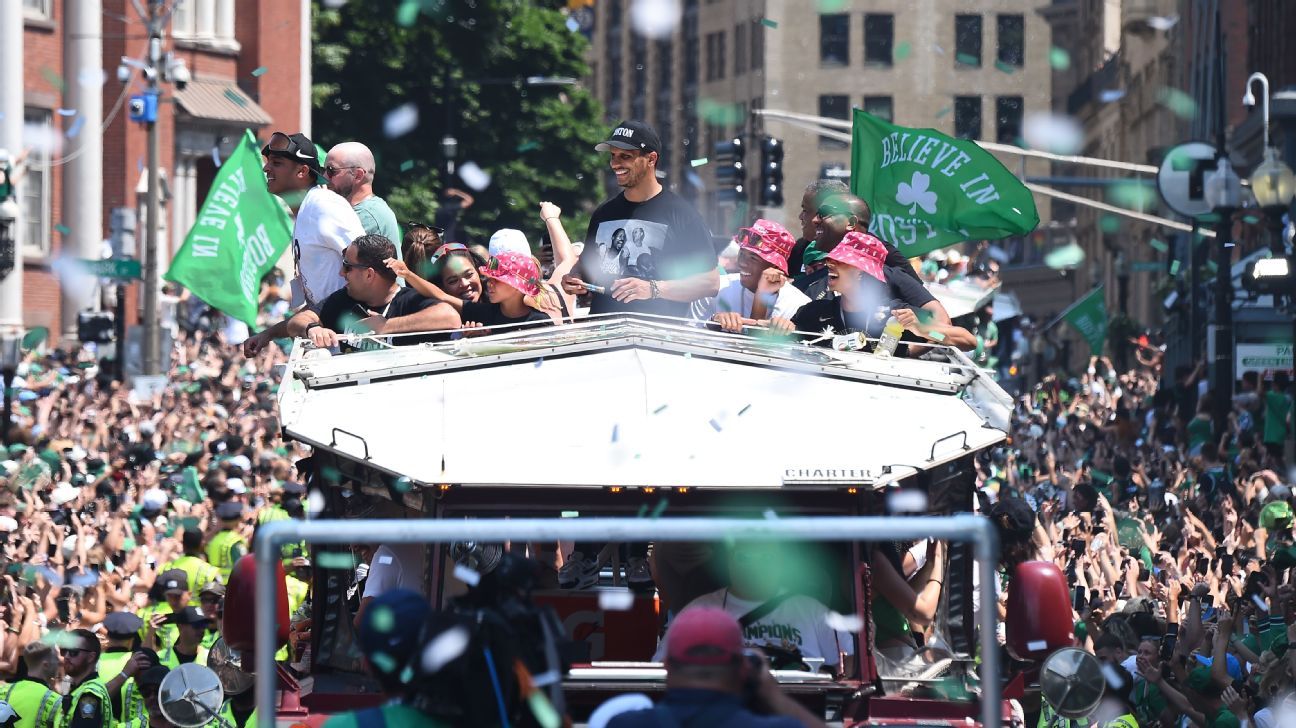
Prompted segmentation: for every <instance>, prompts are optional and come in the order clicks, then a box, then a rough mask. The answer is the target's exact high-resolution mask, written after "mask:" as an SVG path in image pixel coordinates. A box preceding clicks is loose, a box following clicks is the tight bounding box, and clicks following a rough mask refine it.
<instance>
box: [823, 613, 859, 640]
mask: <svg viewBox="0 0 1296 728" xmlns="http://www.w3.org/2000/svg"><path fill="white" fill-rule="evenodd" d="M824 621H825V622H827V623H828V629H834V630H837V631H838V632H850V633H852V634H854V633H856V632H859V631H860V630H862V629H864V618H863V617H861V616H859V615H858V614H838V613H837V612H833V611H830V612H828V613H827V614H825V615H824Z"/></svg>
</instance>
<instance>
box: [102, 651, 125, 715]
mask: <svg viewBox="0 0 1296 728" xmlns="http://www.w3.org/2000/svg"><path fill="white" fill-rule="evenodd" d="M133 654H134V653H133V652H131V651H130V650H122V651H116V650H114V651H112V652H105V653H103V654H101V655H99V662H98V663H96V664H95V671H96V672H98V673H99V679H100V680H102V681H103V682H104V685H105V686H106V685H107V684H108V682H109V681H110V680H112V679H113V678H115V677H117V676H118V675H119V674H121V671H122V670H123V669H124V668H125V667H126V663H127V662H130V658H131V655H133ZM134 682H135V680H134V679H130V680H127V681H126V685H131V686H133V684H134ZM126 685H123V686H122V696H123V700H122V705H123V706H124V705H125V704H126V702H125V696H126V695H128V694H129V693H128V692H127V690H126ZM124 714H125V711H124V710H123V713H122V714H114V715H113V718H115V719H116V720H117V721H118V722H120V721H121V719H122V717H123V715H124Z"/></svg>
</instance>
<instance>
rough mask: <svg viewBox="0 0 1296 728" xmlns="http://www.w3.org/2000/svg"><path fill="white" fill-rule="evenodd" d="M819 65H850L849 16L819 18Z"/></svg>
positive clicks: (823, 16) (834, 14) (821, 16)
mask: <svg viewBox="0 0 1296 728" xmlns="http://www.w3.org/2000/svg"><path fill="white" fill-rule="evenodd" d="M819 65H821V66H829V67H831V66H849V65H850V16H849V15H847V14H846V13H832V14H830V15H820V16H819Z"/></svg>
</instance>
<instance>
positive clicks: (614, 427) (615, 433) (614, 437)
mask: <svg viewBox="0 0 1296 728" xmlns="http://www.w3.org/2000/svg"><path fill="white" fill-rule="evenodd" d="M620 431H621V426H620V425H612V442H616V441H617V436H618V435H619V434H620Z"/></svg>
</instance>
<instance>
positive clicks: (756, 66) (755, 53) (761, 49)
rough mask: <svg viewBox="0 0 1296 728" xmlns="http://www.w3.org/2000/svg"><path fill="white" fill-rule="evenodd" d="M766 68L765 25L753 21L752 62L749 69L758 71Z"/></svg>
mask: <svg viewBox="0 0 1296 728" xmlns="http://www.w3.org/2000/svg"><path fill="white" fill-rule="evenodd" d="M764 68H765V26H764V24H762V23H760V22H753V24H752V26H751V63H750V64H748V66H747V70H749V71H752V72H756V71H761V70H764Z"/></svg>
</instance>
